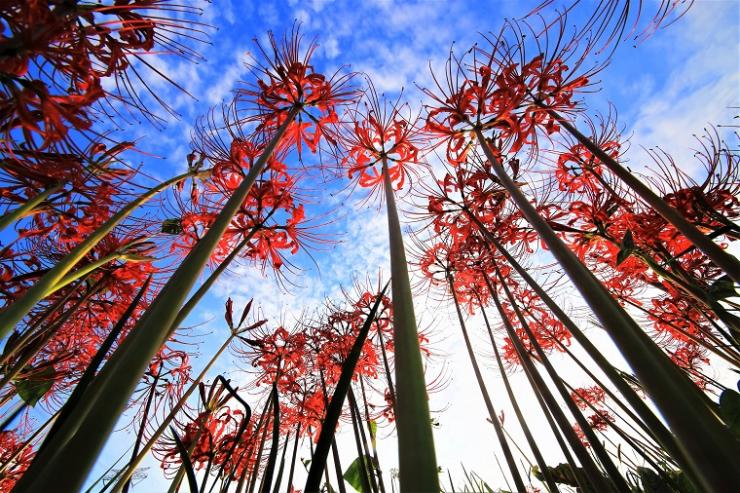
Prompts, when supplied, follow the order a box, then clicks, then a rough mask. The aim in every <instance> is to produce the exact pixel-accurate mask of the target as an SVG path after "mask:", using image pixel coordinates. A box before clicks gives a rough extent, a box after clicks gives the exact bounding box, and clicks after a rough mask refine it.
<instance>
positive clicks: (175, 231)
mask: <svg viewBox="0 0 740 493" xmlns="http://www.w3.org/2000/svg"><path fill="white" fill-rule="evenodd" d="M162 233H166V234H168V235H179V234H180V233H182V219H180V218H179V217H175V218H171V219H165V220H164V221H162Z"/></svg>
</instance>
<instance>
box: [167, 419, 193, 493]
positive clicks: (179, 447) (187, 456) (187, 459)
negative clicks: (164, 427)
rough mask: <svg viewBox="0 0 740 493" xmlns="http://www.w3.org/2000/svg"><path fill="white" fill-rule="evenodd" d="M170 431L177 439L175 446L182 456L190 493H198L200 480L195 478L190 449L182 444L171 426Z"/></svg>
mask: <svg viewBox="0 0 740 493" xmlns="http://www.w3.org/2000/svg"><path fill="white" fill-rule="evenodd" d="M170 430H171V431H172V435H173V436H174V437H175V445H176V446H177V452H178V453H179V454H180V460H181V462H182V467H184V468H185V474H186V476H187V478H188V486H189V487H190V493H198V480H197V479H196V478H195V471H194V470H193V463H192V462H191V461H190V454H189V453H188V449H187V448H186V447H185V445H184V444H183V443H182V440H180V436H179V435H178V434H177V431H176V430H175V427H174V426H170Z"/></svg>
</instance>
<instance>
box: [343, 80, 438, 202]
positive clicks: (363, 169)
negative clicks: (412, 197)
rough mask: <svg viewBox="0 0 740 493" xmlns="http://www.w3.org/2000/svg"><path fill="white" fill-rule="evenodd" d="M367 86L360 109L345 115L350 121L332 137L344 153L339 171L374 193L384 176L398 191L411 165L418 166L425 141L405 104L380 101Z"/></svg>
mask: <svg viewBox="0 0 740 493" xmlns="http://www.w3.org/2000/svg"><path fill="white" fill-rule="evenodd" d="M368 83H369V84H370V88H369V90H368V91H367V92H366V98H365V100H364V101H363V103H362V104H363V105H364V109H363V108H361V107H360V106H358V107H356V108H355V109H354V110H352V111H350V112H348V116H349V118H350V119H351V121H350V122H346V123H344V124H341V125H340V126H339V130H338V133H337V136H336V137H337V140H338V141H339V143H340V144H341V146H342V147H343V148H344V149H345V151H346V156H345V157H344V158H343V159H342V167H343V168H345V169H347V174H348V177H349V178H350V179H354V178H355V177H356V179H357V183H358V184H359V185H360V186H361V187H364V188H372V189H374V190H377V189H379V188H380V187H381V186H382V182H383V174H384V173H386V172H387V173H388V176H389V178H390V180H391V183H392V184H393V187H394V188H395V189H396V190H400V189H401V188H402V187H403V186H404V184H405V183H406V180H407V179H408V177H409V174H410V173H413V171H412V169H413V167H414V165H418V164H420V163H419V154H420V152H421V151H422V150H423V148H424V146H425V139H424V137H423V136H422V135H421V133H420V130H419V128H418V127H417V124H416V122H417V119H418V117H414V115H413V114H412V113H411V109H410V108H409V107H408V105H407V104H401V103H400V99H399V100H396V101H395V102H393V103H391V102H389V101H387V100H385V99H383V100H382V101H381V98H379V97H378V95H377V93H376V92H375V89H374V87H373V86H372V83H371V82H369V81H368Z"/></svg>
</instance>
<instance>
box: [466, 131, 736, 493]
mask: <svg viewBox="0 0 740 493" xmlns="http://www.w3.org/2000/svg"><path fill="white" fill-rule="evenodd" d="M475 132H476V135H477V137H478V141H479V142H480V144H481V146H482V148H483V150H484V152H485V154H486V157H488V159H489V161H490V162H491V164H492V165H493V170H494V172H495V174H496V177H497V178H498V180H499V181H500V183H501V184H502V185H503V186H504V188H505V189H506V190H507V191H508V192H509V194H510V196H511V198H512V200H513V201H514V203H515V204H516V205H517V207H518V208H519V210H521V212H522V214H523V215H524V217H525V218H526V219H527V221H529V223H530V224H531V225H532V227H533V228H534V229H535V231H537V233H538V235H539V236H540V238H541V239H542V241H543V242H544V243H545V244H546V245H547V246H548V248H549V249H550V251H551V252H552V254H553V256H554V257H555V258H556V259H557V260H558V262H559V263H560V265H561V266H562V267H563V269H564V270H565V272H566V273H567V274H568V276H569V277H570V279H571V281H573V284H574V285H575V287H576V288H577V289H578V290H579V291H580V293H581V295H582V296H583V298H584V299H585V300H586V302H587V303H588V304H589V306H590V307H591V309H592V311H593V312H594V314H595V315H596V316H597V317H598V319H599V320H600V322H601V324H602V325H603V326H604V328H605V330H606V331H607V333H608V334H609V335H610V336H611V338H612V340H613V341H614V343H615V344H616V346H617V347H618V348H619V350H620V351H621V353H622V354H623V355H624V357H625V359H626V360H627V362H628V363H629V364H630V366H631V367H632V368H633V369H634V370H635V373H636V374H637V376H638V378H639V380H640V382H641V383H642V384H643V386H644V387H645V389H646V390H647V392H648V394H650V396H651V398H652V399H653V401H654V402H655V404H656V405H657V407H658V409H659V410H660V411H661V412H662V413H663V415H664V416H665V418H666V420H667V421H668V423H669V426H670V427H671V429H672V430H673V432H674V433H675V434H676V435H677V437H678V438H679V445H680V446H681V448H682V449H683V450H684V451H685V452H686V454H687V456H689V457H690V458H691V460H692V462H694V464H695V469H696V470H697V472H699V473H700V474H701V480H702V482H703V486H704V487H705V488H706V489H707V490H709V491H716V492H721V491H728V490H732V489H733V487H732V486H731V485H733V484H740V471H738V470H737V469H736V468H735V467H734V463H735V460H734V458H736V457H740V450H739V447H738V444H737V442H736V441H735V439H734V438H733V437H732V435H731V434H730V433H728V428H727V427H726V426H724V425H723V424H722V423H721V422H720V421H719V420H718V419H717V416H716V415H715V414H714V412H713V411H712V410H711V409H709V408H708V407H707V405H706V402H705V397H704V396H703V395H702V394H701V392H700V391H699V390H698V389H697V388H696V386H695V385H694V384H693V383H692V382H691V381H689V380H688V378H687V377H686V375H684V374H683V373H682V372H681V371H680V370H679V369H678V368H677V367H676V366H675V365H674V364H673V362H672V361H671V360H670V359H669V358H668V357H667V356H666V355H665V353H663V351H661V350H660V348H658V347H657V346H656V344H655V342H654V341H653V340H652V339H650V337H649V336H648V335H647V334H645V332H644V331H643V330H642V329H641V328H640V327H639V326H638V325H637V323H635V321H634V320H633V319H632V318H631V317H630V316H629V315H628V314H627V312H625V311H624V309H623V308H622V307H621V306H620V305H619V303H617V302H616V301H615V300H614V298H612V297H611V295H610V294H609V292H608V291H607V290H606V288H604V286H603V285H602V284H601V283H600V282H599V281H598V280H597V279H596V278H595V277H594V275H593V274H592V273H591V272H590V271H589V270H588V269H587V268H586V267H585V266H584V265H583V264H582V263H581V262H580V260H579V259H578V257H577V256H576V255H575V254H574V253H573V252H572V251H571V250H570V249H569V248H568V247H567V245H566V244H565V243H564V242H563V241H562V240H561V239H560V238H559V237H558V236H557V235H556V234H555V232H554V231H553V230H552V228H551V227H550V226H549V225H548V224H547V221H546V220H545V219H544V218H543V217H542V216H540V214H539V213H538V212H537V209H536V208H535V207H534V206H533V205H532V203H530V202H529V200H528V199H527V197H526V196H525V195H524V194H523V193H522V192H521V190H519V187H518V186H517V185H516V184H515V183H514V182H513V181H512V179H511V178H510V177H509V176H508V175H507V173H506V171H505V170H504V168H503V167H502V165H501V163H500V162H499V160H498V159H497V157H496V156H495V154H494V153H493V151H492V150H491V148H490V146H489V143H488V141H487V140H486V138H485V137H484V135H483V133H482V131H481V130H480V129H476V130H475ZM677 399H679V400H680V401H681V402H682V405H681V406H680V408H679V407H677V406H676V400H677Z"/></svg>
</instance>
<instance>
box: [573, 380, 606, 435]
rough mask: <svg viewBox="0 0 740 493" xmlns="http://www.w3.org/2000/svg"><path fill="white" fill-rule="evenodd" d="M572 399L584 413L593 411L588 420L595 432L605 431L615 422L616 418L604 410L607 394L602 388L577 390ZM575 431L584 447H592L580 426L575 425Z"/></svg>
mask: <svg viewBox="0 0 740 493" xmlns="http://www.w3.org/2000/svg"><path fill="white" fill-rule="evenodd" d="M570 398H571V399H573V402H574V403H575V404H576V406H578V408H579V409H581V410H582V411H585V410H589V411H592V414H589V415H588V416H587V417H586V419H587V420H588V423H589V425H590V426H591V428H593V429H594V430H598V431H605V430H606V429H607V427H608V426H609V424H610V423H613V422H614V419H615V418H614V416H613V415H612V414H611V413H610V412H609V411H608V410H607V409H604V400H605V399H606V393H605V392H604V390H603V389H602V388H601V387H598V386H594V387H584V388H578V389H575V390H574V391H573V392H571V394H570ZM573 429H574V430H575V432H576V434H577V435H578V438H579V439H580V440H581V442H582V443H583V445H584V446H585V447H590V446H591V445H590V444H589V443H588V440H587V439H586V436H585V435H584V434H583V431H582V430H581V428H580V427H579V426H578V424H574V425H573Z"/></svg>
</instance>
